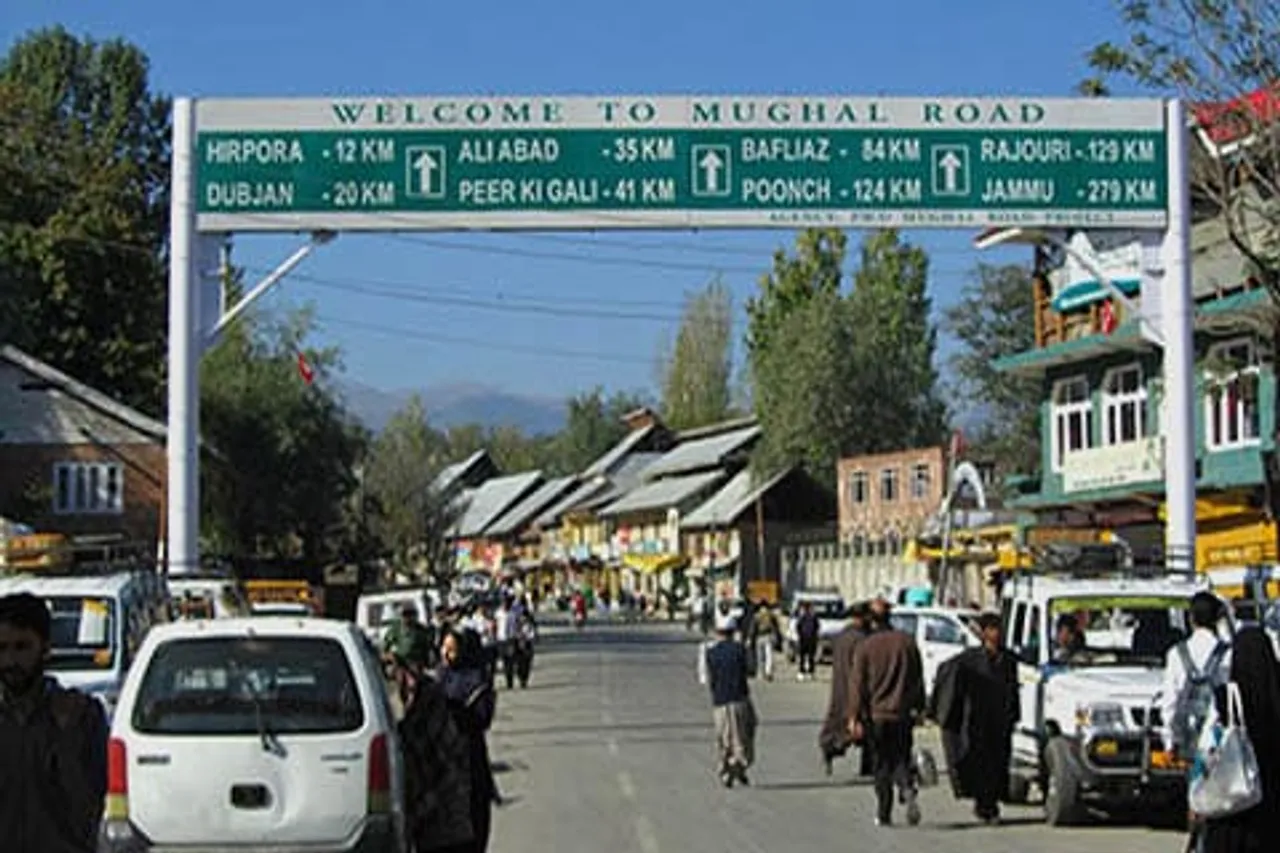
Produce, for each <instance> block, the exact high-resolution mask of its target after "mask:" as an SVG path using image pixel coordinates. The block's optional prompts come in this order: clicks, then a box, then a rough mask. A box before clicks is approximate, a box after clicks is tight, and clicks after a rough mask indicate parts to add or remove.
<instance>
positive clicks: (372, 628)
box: [356, 587, 437, 648]
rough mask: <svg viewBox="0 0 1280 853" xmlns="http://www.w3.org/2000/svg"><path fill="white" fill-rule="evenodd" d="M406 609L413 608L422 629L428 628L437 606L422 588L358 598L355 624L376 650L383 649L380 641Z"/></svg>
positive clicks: (429, 594) (372, 593)
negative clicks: (423, 626) (425, 626)
mask: <svg viewBox="0 0 1280 853" xmlns="http://www.w3.org/2000/svg"><path fill="white" fill-rule="evenodd" d="M405 605H410V606H412V607H413V608H414V610H415V611H416V612H417V614H418V621H419V622H421V623H422V624H423V625H429V624H431V618H432V616H433V615H434V614H435V611H436V607H437V602H436V601H435V596H434V595H433V594H432V593H431V591H430V590H427V589H423V588H422V587H405V588H403V589H390V590H384V591H382V592H370V593H366V594H364V595H362V596H360V599H359V601H357V602H356V624H357V625H359V626H360V630H361V631H363V632H364V634H365V636H366V637H368V638H369V640H370V641H371V642H372V643H373V644H374V645H375V646H376V647H378V648H382V638H383V637H384V636H385V635H386V633H387V629H388V628H390V627H391V626H392V625H393V624H395V622H396V621H397V620H398V619H399V618H400V612H401V610H402V609H403V608H404V606H405Z"/></svg>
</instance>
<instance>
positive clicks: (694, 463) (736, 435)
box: [644, 426, 760, 480]
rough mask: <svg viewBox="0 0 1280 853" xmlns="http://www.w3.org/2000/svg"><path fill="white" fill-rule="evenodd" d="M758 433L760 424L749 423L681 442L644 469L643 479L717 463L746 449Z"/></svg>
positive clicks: (680, 472) (684, 472) (693, 469)
mask: <svg viewBox="0 0 1280 853" xmlns="http://www.w3.org/2000/svg"><path fill="white" fill-rule="evenodd" d="M759 436H760V427H758V426H749V427H744V428H743V429H736V430H733V431H731V432H725V433H719V434H717V435H713V436H709V437H707V438H698V439H693V440H691V441H686V442H683V443H682V444H678V445H676V446H675V447H674V448H673V449H671V450H669V451H668V452H667V453H665V454H663V456H662V458H661V459H659V460H658V461H657V462H655V463H654V464H653V465H652V466H651V467H650V468H649V470H647V471H645V472H644V475H645V479H649V480H652V479H655V478H657V477H667V476H670V475H673V474H687V473H691V472H693V471H702V470H705V469H707V468H715V467H718V466H720V465H721V464H723V462H724V460H725V457H727V456H729V455H730V454H732V453H735V452H737V451H740V450H743V449H745V448H746V447H747V446H748V445H749V444H751V442H753V441H755V440H756V439H757V438H758V437H759Z"/></svg>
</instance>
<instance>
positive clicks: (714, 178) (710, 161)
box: [698, 149, 724, 193]
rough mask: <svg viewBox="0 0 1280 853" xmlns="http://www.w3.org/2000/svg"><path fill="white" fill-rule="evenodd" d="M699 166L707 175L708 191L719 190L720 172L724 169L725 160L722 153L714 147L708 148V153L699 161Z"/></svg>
mask: <svg viewBox="0 0 1280 853" xmlns="http://www.w3.org/2000/svg"><path fill="white" fill-rule="evenodd" d="M698 167H699V168H700V169H702V174H703V175H704V176H705V177H706V182H707V192H709V193H715V192H719V191H720V172H721V171H722V170H723V169H724V160H722V159H720V155H719V154H717V153H716V152H715V150H714V149H711V150H708V151H707V153H706V154H703V155H702V159H701V160H699V161H698Z"/></svg>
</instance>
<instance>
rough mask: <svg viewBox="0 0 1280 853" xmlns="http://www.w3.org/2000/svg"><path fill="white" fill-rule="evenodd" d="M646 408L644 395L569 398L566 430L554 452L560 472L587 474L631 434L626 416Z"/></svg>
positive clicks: (596, 392)
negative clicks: (584, 471) (588, 467)
mask: <svg viewBox="0 0 1280 853" xmlns="http://www.w3.org/2000/svg"><path fill="white" fill-rule="evenodd" d="M645 405H647V401H646V400H645V399H644V397H643V396H642V395H639V394H633V393H625V392H615V393H614V394H613V395H611V396H608V397H606V396H605V392H604V389H603V388H594V389H592V390H591V391H587V392H584V393H582V394H577V395H575V396H573V397H571V398H569V400H568V402H567V403H566V409H567V411H566V412H565V415H566V416H565V425H564V429H563V430H561V432H560V434H559V435H558V436H556V441H555V447H554V451H553V452H554V454H555V456H556V458H557V460H558V470H560V471H562V472H564V473H578V472H580V471H583V470H585V469H586V468H587V466H589V465H590V464H591V463H592V462H594V461H595V460H596V459H598V458H599V457H600V456H602V455H603V454H604V453H605V451H607V450H608V449H609V448H610V447H613V446H614V445H615V444H617V443H618V442H619V441H621V440H622V438H623V436H625V435H626V434H627V426H626V424H625V423H623V420H622V419H623V416H625V415H626V414H627V413H629V412H631V411H634V410H635V409H639V408H642V407H643V406H645Z"/></svg>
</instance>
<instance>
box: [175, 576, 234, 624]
mask: <svg viewBox="0 0 1280 853" xmlns="http://www.w3.org/2000/svg"><path fill="white" fill-rule="evenodd" d="M168 585H169V600H170V601H171V602H172V603H173V608H172V609H173V611H174V614H173V616H174V619H230V618H232V617H235V616H245V615H247V614H248V612H249V600H248V599H247V598H246V597H245V594H244V590H243V589H242V588H241V586H240V584H239V583H237V582H236V580H235V578H232V577H226V576H223V575H170V576H169V579H168Z"/></svg>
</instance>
